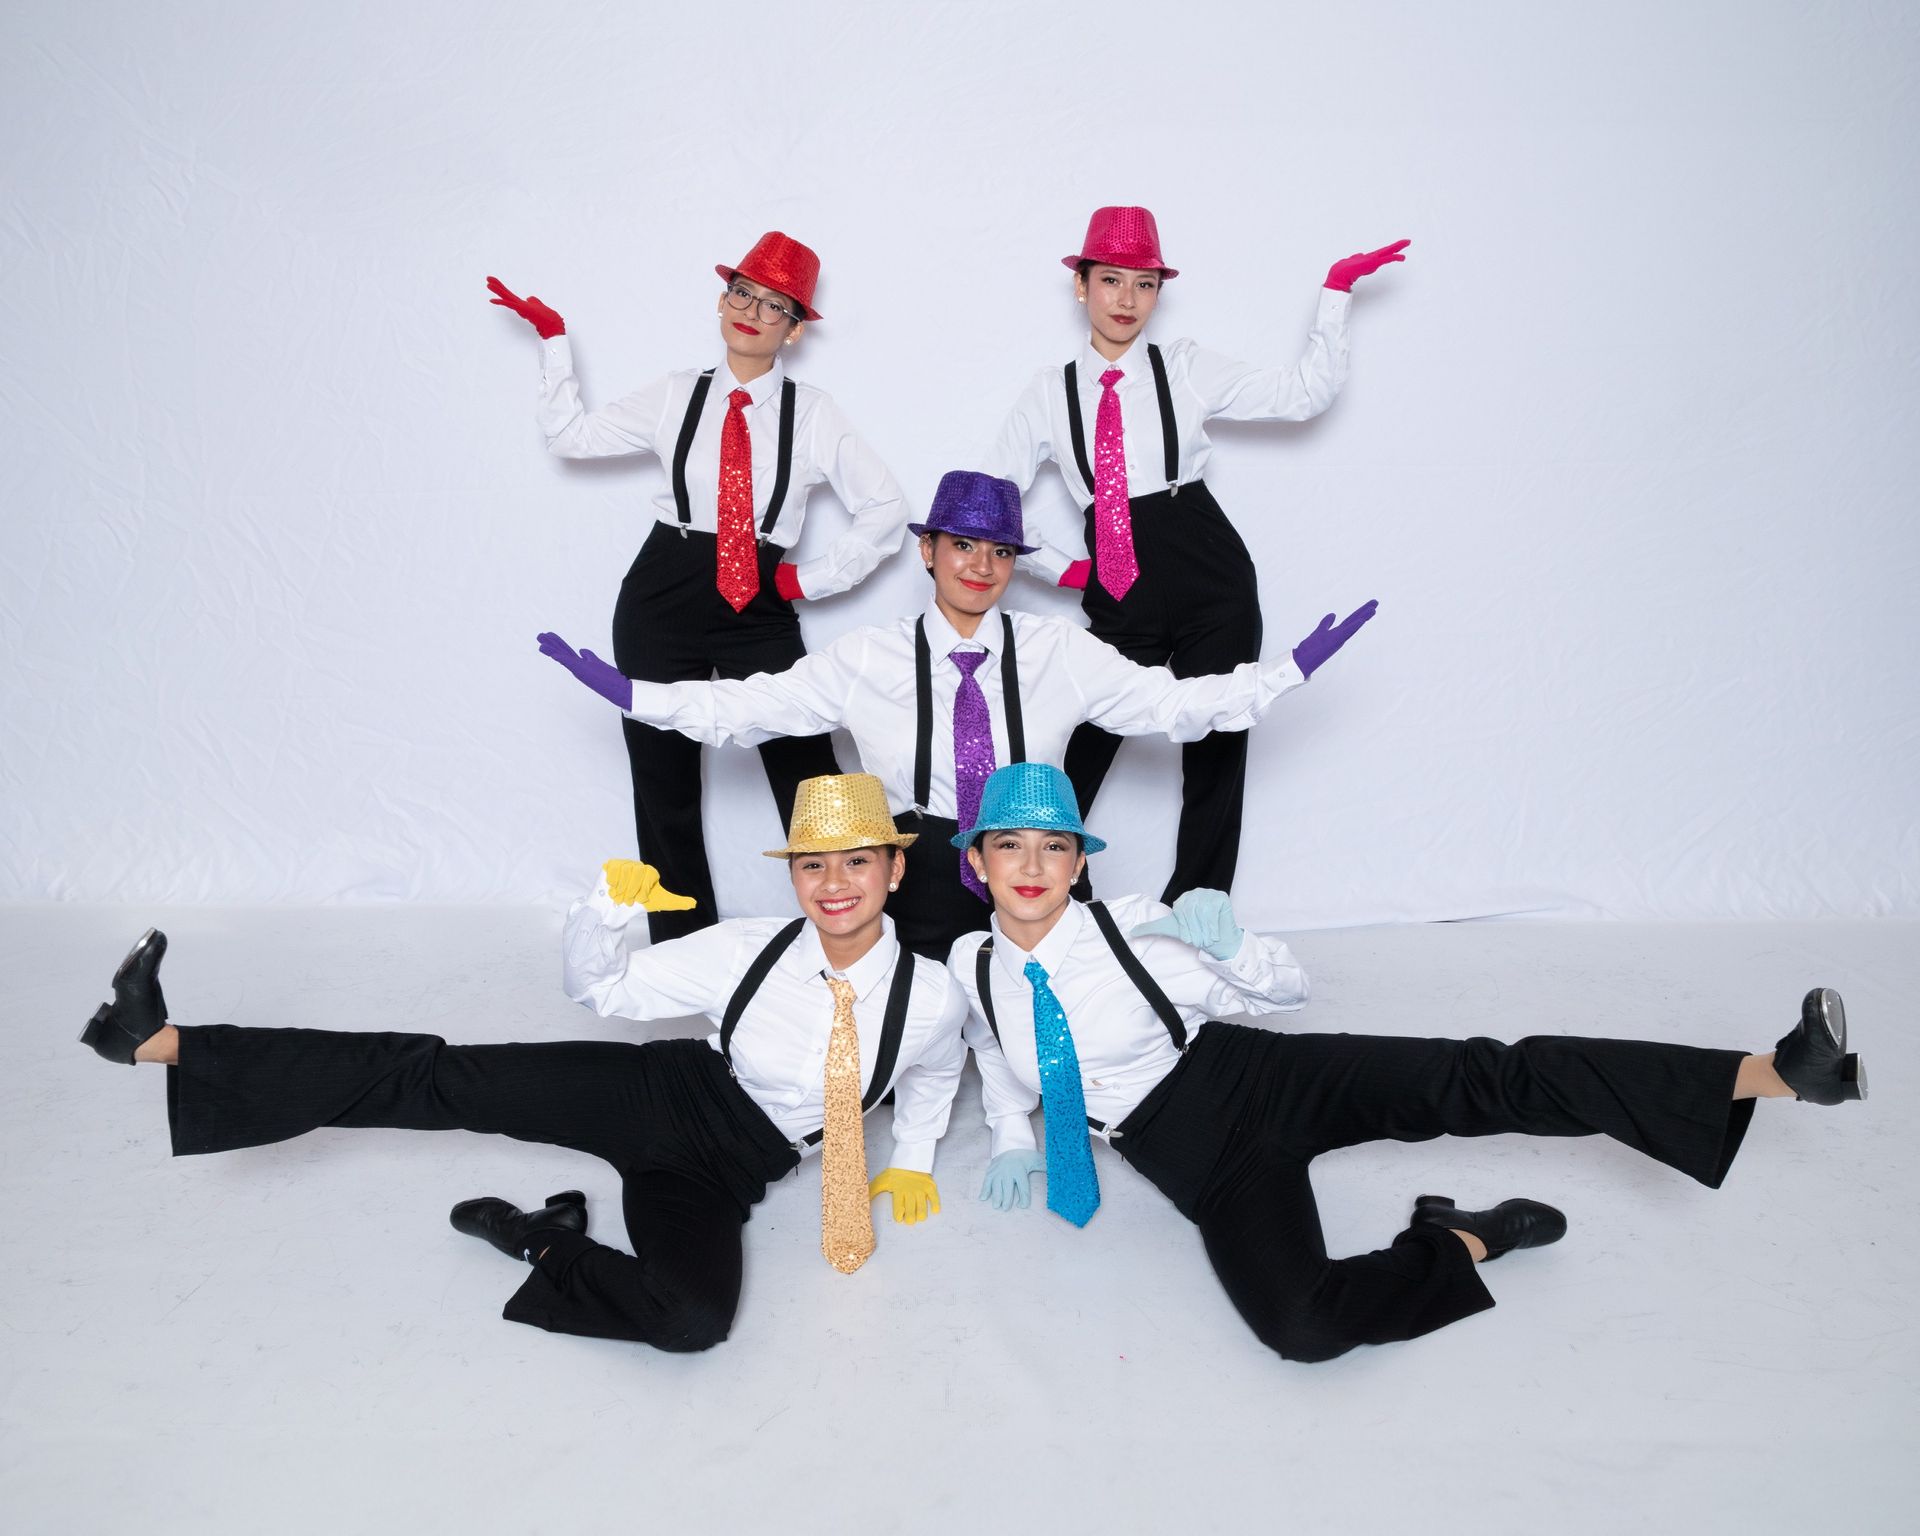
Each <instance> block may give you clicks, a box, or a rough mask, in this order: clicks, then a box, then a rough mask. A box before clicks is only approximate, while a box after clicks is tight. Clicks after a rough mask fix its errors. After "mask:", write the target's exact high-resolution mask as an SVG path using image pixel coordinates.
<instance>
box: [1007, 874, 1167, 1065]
mask: <svg viewBox="0 0 1920 1536" xmlns="http://www.w3.org/2000/svg"><path fill="white" fill-rule="evenodd" d="M1087 911H1089V912H1091V913H1092V914H1093V920H1094V922H1095V923H1097V924H1098V925H1099V927H1100V937H1101V938H1103V939H1105V940H1106V941H1107V948H1108V949H1110V950H1112V951H1113V958H1114V959H1116V960H1118V961H1119V962H1120V969H1121V970H1123V971H1125V972H1126V973H1127V980H1129V981H1131V982H1132V983H1133V984H1134V986H1136V987H1137V988H1139V990H1140V995H1141V996H1142V997H1144V998H1145V999H1146V1000H1147V1005H1148V1006H1149V1007H1150V1008H1152V1009H1153V1011H1154V1012H1155V1013H1157V1014H1159V1015H1160V1022H1161V1023H1162V1024H1164V1025H1166V1027H1167V1034H1168V1036H1169V1037H1170V1038H1171V1039H1172V1041H1173V1048H1174V1049H1175V1050H1176V1051H1184V1050H1185V1049H1186V1048H1187V1026H1186V1023H1185V1021H1184V1020H1183V1019H1182V1018H1181V1017H1180V1010H1179V1009H1178V1008H1176V1007H1174V1006H1173V999H1172V998H1170V997H1168V996H1167V994H1166V993H1164V992H1162V991H1161V990H1160V983H1159V982H1157V981H1155V980H1154V979H1153V977H1152V976H1150V975H1149V974H1148V973H1147V968H1146V967H1145V966H1144V965H1142V964H1141V963H1140V957H1139V956H1138V955H1136V954H1135V953H1134V952H1133V950H1132V949H1131V948H1130V947H1129V946H1128V944H1127V941H1126V940H1125V939H1124V938H1122V937H1121V936H1120V925H1119V924H1118V923H1116V922H1115V921H1114V920H1113V914H1112V913H1111V912H1109V911H1108V910H1107V904H1106V903H1105V902H1104V901H1090V902H1088V903H1087ZM992 958H993V935H992V934H988V935H987V936H986V938H984V939H982V940H981V941H980V952H979V954H977V955H976V956H975V957H974V962H973V989H974V991H976V992H978V993H979V994H980V1011H981V1012H982V1013H984V1014H985V1015H986V1016H987V1028H988V1029H990V1030H992V1031H993V1038H994V1039H995V1040H996V1041H997V1040H998V1039H999V1038H1000V1022H999V1020H998V1019H996V1018H995V1017H994V1013H993V987H992V980H993V976H992V972H991V971H990V969H989V962H990V961H991V960H992Z"/></svg>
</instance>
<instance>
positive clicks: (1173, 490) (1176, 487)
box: [1167, 480, 1180, 496]
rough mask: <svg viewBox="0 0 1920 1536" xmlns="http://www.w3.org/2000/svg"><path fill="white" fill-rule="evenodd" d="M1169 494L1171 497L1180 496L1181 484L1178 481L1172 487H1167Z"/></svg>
mask: <svg viewBox="0 0 1920 1536" xmlns="http://www.w3.org/2000/svg"><path fill="white" fill-rule="evenodd" d="M1167 494H1168V495H1169V496H1178V495H1179V494H1180V482H1179V481H1178V480H1176V481H1174V482H1173V484H1172V485H1170V486H1168V487H1167Z"/></svg>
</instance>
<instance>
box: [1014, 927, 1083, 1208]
mask: <svg viewBox="0 0 1920 1536" xmlns="http://www.w3.org/2000/svg"><path fill="white" fill-rule="evenodd" d="M1026 977H1027V980H1028V982H1029V983H1031V984H1032V987H1033V1045H1034V1050H1035V1052H1036V1053H1037V1054H1038V1056H1039V1058H1040V1107H1041V1109H1042V1111H1043V1112H1044V1113H1045V1115H1046V1121H1047V1209H1048V1210H1050V1211H1053V1212H1055V1213H1057V1214H1058V1215H1061V1216H1064V1217H1066V1218H1067V1220H1068V1221H1070V1222H1072V1223H1073V1224H1074V1225H1075V1226H1076V1227H1084V1226H1085V1225H1086V1224H1087V1222H1088V1221H1089V1220H1090V1219H1092V1216H1093V1213H1094V1212H1095V1211H1097V1210H1099V1209H1100V1178H1099V1175H1098V1174H1096V1173H1095V1172H1094V1171H1093V1148H1092V1146H1091V1145H1089V1144H1088V1141H1087V1098H1086V1095H1085V1094H1084V1093H1083V1092H1081V1089H1080V1054H1079V1052H1077V1051H1076V1050H1074V1048H1073V1031H1072V1030H1070V1029H1068V1028H1067V1010H1066V1009H1064V1008H1062V1007H1061V1006H1060V999H1059V998H1057V997H1055V996H1054V995H1053V988H1052V987H1050V986H1048V985H1047V970H1046V967H1045V966H1043V965H1042V964H1041V963H1040V962H1039V961H1038V960H1029V961H1028V962H1027V969H1026Z"/></svg>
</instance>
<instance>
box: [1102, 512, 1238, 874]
mask: <svg viewBox="0 0 1920 1536" xmlns="http://www.w3.org/2000/svg"><path fill="white" fill-rule="evenodd" d="M1129 505H1130V507H1131V508H1132V514H1133V548H1134V553H1135V555H1136V556H1138V558H1139V562H1140V577H1139V579H1138V580H1137V581H1135V582H1134V584H1133V585H1132V586H1131V587H1129V588H1128V589H1127V595H1126V596H1125V597H1124V598H1121V599H1120V600H1119V601H1117V602H1116V601H1115V600H1114V599H1113V597H1111V596H1110V595H1109V594H1108V592H1107V589H1106V588H1105V587H1103V586H1101V585H1100V573H1099V556H1098V553H1097V547H1098V546H1097V541H1096V539H1095V536H1094V528H1093V509H1092V508H1091V507H1089V508H1088V509H1087V514H1086V525H1087V548H1088V549H1089V550H1095V551H1096V553H1095V556H1094V562H1095V565H1094V571H1093V573H1092V575H1091V576H1089V577H1088V580H1087V590H1086V593H1085V594H1084V597H1083V599H1082V606H1083V607H1084V608H1085V610H1086V615H1087V624H1088V627H1089V628H1090V629H1091V630H1092V631H1093V633H1094V634H1096V635H1097V636H1099V637H1100V638H1101V639H1102V640H1104V641H1106V642H1107V644H1108V645H1110V646H1112V647H1113V648H1114V649H1115V650H1117V651H1119V652H1120V654H1121V655H1123V656H1125V657H1126V658H1127V659H1128V660H1129V661H1135V662H1138V663H1140V665H1142V666H1146V667H1159V666H1165V667H1169V668H1171V669H1172V671H1173V674H1174V676H1175V677H1203V676H1206V675H1207V674H1209V673H1214V672H1231V671H1232V670H1233V669H1234V668H1235V667H1237V666H1239V665H1240V664H1241V663H1242V662H1243V661H1258V660H1259V659H1260V637H1261V626H1260V583H1259V578H1258V577H1257V576H1256V575H1255V574H1254V569H1253V560H1252V557H1251V556H1249V555H1248V554H1247V546H1246V545H1245V544H1244V543H1242V542H1241V539H1240V535H1239V533H1238V532H1237V531H1236V530H1235V528H1234V526H1233V524H1232V523H1231V522H1229V521H1228V520H1227V515H1226V513H1224V512H1222V511H1221V510H1220V504H1219V503H1218V502H1217V501H1215V500H1214V499H1213V494H1212V492H1210V491H1209V490H1208V489H1207V487H1206V485H1205V484H1204V483H1202V482H1198V481H1196V482H1195V483H1194V484H1192V485H1183V486H1181V487H1180V494H1179V495H1178V496H1175V495H1173V494H1171V493H1170V492H1167V491H1161V492H1158V493H1157V494H1155V495H1152V496H1136V497H1134V498H1133V500H1132V501H1131V502H1130V503H1129ZM1119 749H1120V738H1119V737H1118V736H1115V735H1112V734H1111V733H1109V732H1107V731H1103V730H1101V729H1100V727H1099V726H1097V725H1082V726H1080V727H1079V728H1078V729H1077V730H1076V731H1074V733H1073V736H1072V739H1071V740H1069V741H1068V743H1067V757H1066V763H1065V765H1064V766H1065V768H1066V771H1067V777H1068V778H1069V779H1071V780H1072V781H1073V792H1074V794H1075V795H1076V796H1078V798H1079V801H1080V814H1081V815H1082V816H1085V815H1086V814H1087V812H1088V811H1089V810H1091V809H1092V806H1093V800H1094V796H1096V795H1097V794H1099V793H1100V786H1101V785H1102V784H1103V783H1104V782H1105V781H1106V777H1107V770H1108V769H1109V768H1111V767H1112V766H1113V755H1114V753H1115V752H1117V751H1119ZM1180 768H1181V785H1180V830H1179V833H1178V836H1177V838H1176V841H1175V844H1174V856H1173V874H1172V875H1171V877H1169V879H1168V880H1167V885H1166V889H1165V891H1164V892H1162V894H1161V897H1160V899H1161V900H1162V901H1164V902H1168V903H1171V902H1172V901H1173V898H1174V897H1176V896H1178V895H1179V894H1180V893H1181V892H1183V891H1190V890H1194V889H1196V888H1200V887H1204V888H1206V889H1208V890H1216V891H1230V890H1232V889H1233V874H1234V868H1235V866H1236V865H1237V864H1238V862H1239V858H1240V811H1241V802H1242V801H1243V800H1244V798H1245V796H1246V787H1247V733H1246V732H1245V731H1215V732H1214V733H1213V734H1211V735H1209V736H1203V737H1201V739H1200V740H1198V741H1190V742H1188V743H1187V744H1186V745H1185V746H1183V747H1182V748H1181V749H1180Z"/></svg>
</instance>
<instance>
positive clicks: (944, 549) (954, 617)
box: [920, 532, 1015, 634]
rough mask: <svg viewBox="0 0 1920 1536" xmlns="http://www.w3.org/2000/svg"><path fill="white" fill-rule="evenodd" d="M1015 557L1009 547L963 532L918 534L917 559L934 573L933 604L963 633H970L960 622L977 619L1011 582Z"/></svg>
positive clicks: (996, 600) (1011, 547)
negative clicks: (918, 552) (971, 536)
mask: <svg viewBox="0 0 1920 1536" xmlns="http://www.w3.org/2000/svg"><path fill="white" fill-rule="evenodd" d="M1014 558H1015V556H1014V548H1013V546H1012V545H1011V544H993V543H989V542H988V541H987V540H985V539H975V538H969V537H968V536H967V535H966V534H964V533H945V532H934V533H923V534H921V535H920V559H921V560H922V561H923V562H924V563H925V565H926V567H927V569H928V570H930V571H931V572H933V596H934V601H935V602H937V603H938V604H939V605H940V611H941V612H942V613H943V614H945V615H946V617H947V620H948V622H949V623H951V624H953V626H954V628H955V629H957V630H959V631H960V632H961V633H962V634H971V633H972V630H971V628H968V627H966V626H964V625H963V624H962V623H961V622H960V621H961V620H964V619H973V620H978V619H979V617H980V615H981V614H983V613H985V612H986V611H987V610H988V609H989V608H991V607H992V606H993V605H994V604H995V603H997V602H999V601H1000V594H1001V593H1003V592H1005V591H1006V590H1007V583H1008V582H1009V581H1011V580H1013V562H1014Z"/></svg>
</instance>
